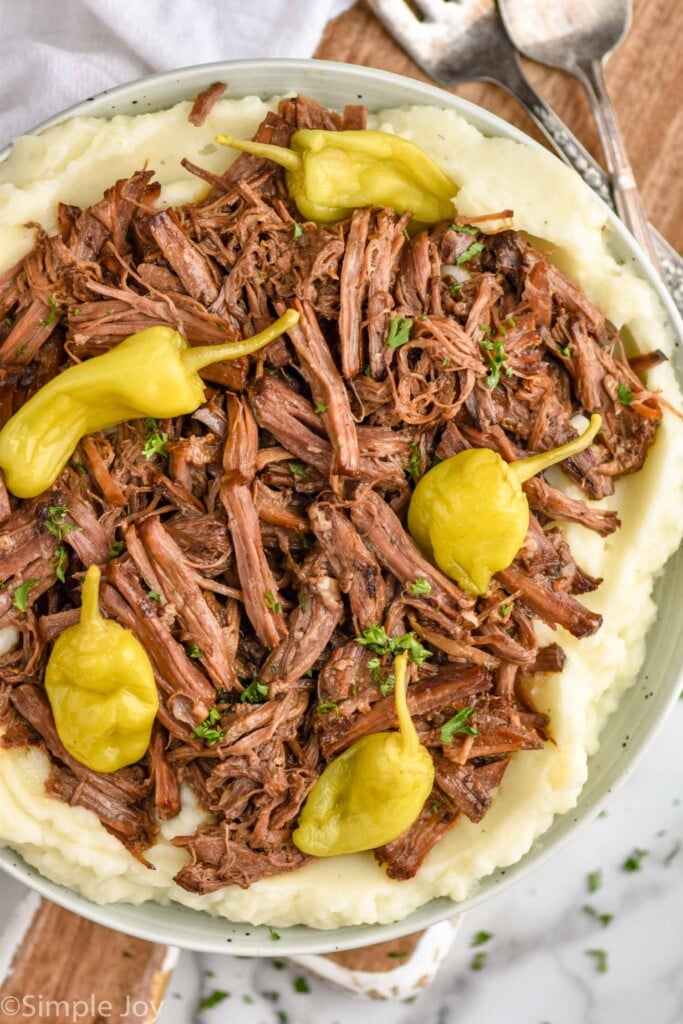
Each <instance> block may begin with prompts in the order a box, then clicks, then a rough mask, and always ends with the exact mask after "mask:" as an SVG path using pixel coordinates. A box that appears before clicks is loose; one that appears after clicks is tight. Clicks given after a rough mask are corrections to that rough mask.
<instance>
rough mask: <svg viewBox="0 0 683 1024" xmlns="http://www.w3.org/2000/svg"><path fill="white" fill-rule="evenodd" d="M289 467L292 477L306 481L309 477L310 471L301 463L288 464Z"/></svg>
mask: <svg viewBox="0 0 683 1024" xmlns="http://www.w3.org/2000/svg"><path fill="white" fill-rule="evenodd" d="M287 465H288V466H289V472H290V473H291V474H292V476H301V477H304V479H305V478H306V477H307V476H308V470H307V469H306V467H305V466H302V464H301V463H300V462H288V463H287Z"/></svg>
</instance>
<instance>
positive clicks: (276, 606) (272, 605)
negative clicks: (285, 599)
mask: <svg viewBox="0 0 683 1024" xmlns="http://www.w3.org/2000/svg"><path fill="white" fill-rule="evenodd" d="M263 603H264V604H265V606H266V608H267V609H268V611H269V612H272V613H273V615H279V614H280V610H281V608H282V605H281V604H280V602H279V601H276V600H275V594H274V593H273V591H272V590H266V592H265V594H264V595H263Z"/></svg>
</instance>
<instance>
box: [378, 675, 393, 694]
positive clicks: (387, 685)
mask: <svg viewBox="0 0 683 1024" xmlns="http://www.w3.org/2000/svg"><path fill="white" fill-rule="evenodd" d="M395 683H396V680H395V679H394V677H393V676H387V678H386V679H381V680H380V681H379V683H378V686H379V692H380V693H381V694H382V696H383V697H388V696H389V694H390V693H392V692H393V689H394V684H395Z"/></svg>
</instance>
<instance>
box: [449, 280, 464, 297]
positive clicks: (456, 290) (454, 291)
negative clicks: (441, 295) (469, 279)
mask: <svg viewBox="0 0 683 1024" xmlns="http://www.w3.org/2000/svg"><path fill="white" fill-rule="evenodd" d="M448 290H449V292H450V293H451V298H452V299H459V298H460V296H461V294H462V281H451V283H450V284H449V286H448Z"/></svg>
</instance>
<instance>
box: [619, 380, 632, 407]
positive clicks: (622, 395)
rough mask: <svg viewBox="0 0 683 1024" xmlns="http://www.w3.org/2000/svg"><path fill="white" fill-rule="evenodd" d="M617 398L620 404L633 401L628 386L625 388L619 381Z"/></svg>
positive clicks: (628, 403) (627, 403)
mask: <svg viewBox="0 0 683 1024" xmlns="http://www.w3.org/2000/svg"><path fill="white" fill-rule="evenodd" d="M617 399H618V400H619V401H620V402H621V404H622V405H630V404H631V402H632V401H633V392H632V391H631V389H630V388H627V387H626V385H625V384H622V383H621V381H620V382H619V387H618V388H617Z"/></svg>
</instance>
